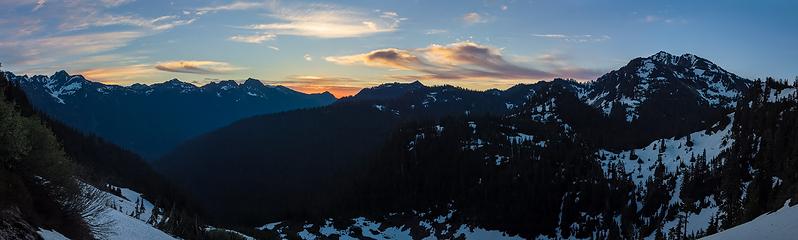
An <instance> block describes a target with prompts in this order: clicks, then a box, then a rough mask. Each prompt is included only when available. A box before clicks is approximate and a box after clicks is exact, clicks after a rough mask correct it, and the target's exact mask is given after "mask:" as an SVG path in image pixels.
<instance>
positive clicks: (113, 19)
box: [60, 14, 197, 31]
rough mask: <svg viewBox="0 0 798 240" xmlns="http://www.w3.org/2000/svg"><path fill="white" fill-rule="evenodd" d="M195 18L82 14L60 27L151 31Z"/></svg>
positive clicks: (167, 27)
mask: <svg viewBox="0 0 798 240" xmlns="http://www.w3.org/2000/svg"><path fill="white" fill-rule="evenodd" d="M196 20H197V19H196V18H181V17H180V16H175V15H168V16H161V17H157V18H151V19H150V18H142V17H138V16H133V15H111V14H107V15H103V16H84V17H79V19H76V20H75V21H69V22H64V23H62V24H61V26H60V28H61V29H63V30H67V31H74V30H82V29H86V28H89V27H105V26H114V25H126V26H134V27H141V28H145V29H149V30H153V31H163V30H168V29H172V28H174V27H177V26H182V25H188V24H191V23H193V22H194V21H196Z"/></svg>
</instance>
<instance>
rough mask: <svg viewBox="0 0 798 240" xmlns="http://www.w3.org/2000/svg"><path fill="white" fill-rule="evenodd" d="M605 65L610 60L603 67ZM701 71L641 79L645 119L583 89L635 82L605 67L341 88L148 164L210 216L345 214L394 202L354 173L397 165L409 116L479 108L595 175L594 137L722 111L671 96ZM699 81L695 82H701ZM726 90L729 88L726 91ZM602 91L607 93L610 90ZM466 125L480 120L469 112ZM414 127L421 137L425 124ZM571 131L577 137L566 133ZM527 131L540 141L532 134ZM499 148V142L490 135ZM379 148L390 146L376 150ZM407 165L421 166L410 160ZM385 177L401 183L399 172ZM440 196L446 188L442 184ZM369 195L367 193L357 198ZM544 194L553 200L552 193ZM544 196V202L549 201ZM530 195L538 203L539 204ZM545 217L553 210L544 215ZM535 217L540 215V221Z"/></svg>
mask: <svg viewBox="0 0 798 240" xmlns="http://www.w3.org/2000/svg"><path fill="white" fill-rule="evenodd" d="M688 57H689V56H684V58H688ZM656 58H657V55H655V56H652V57H649V58H645V59H649V60H652V61H653V59H656ZM639 61H643V60H641V59H637V60H633V61H632V62H630V64H629V65H627V66H625V67H623V68H621V70H619V71H632V70H630V69H637V68H639V67H640V66H639V64H636V62H639ZM702 61H703V62H701V63H699V62H698V61H697V62H696V64H695V65H696V67H695V68H696V69H699V68H702V69H703V68H708V67H706V66H709V65H708V61H705V60H702ZM659 64H661V65H663V66H665V64H674V63H672V62H671V61H668V62H667V63H666V62H662V63H659ZM702 64H704V65H702ZM667 66H670V65H667ZM691 66H692V65H691ZM662 68H663V70H662V71H661V73H660V74H662V75H667V76H679V75H678V74H679V73H681V72H683V71H687V70H686V69H690V71H692V67H678V68H677V67H675V66H670V67H667V68H666V67H662ZM616 72H618V71H615V72H613V73H616ZM613 73H611V74H608V75H612V74H613ZM618 76H626V75H623V74H621V75H618ZM635 76H637V75H635ZM729 76H733V75H729ZM712 79H714V77H712V78H700V79H696V80H695V81H694V83H693V84H692V85H685V84H684V83H683V82H686V81H687V80H683V79H681V78H672V79H667V80H666V81H663V83H662V85H661V86H658V87H656V88H655V87H652V88H651V89H655V90H652V91H646V92H642V93H639V94H637V95H635V96H637V97H645V98H646V100H645V101H641V103H642V104H640V106H638V108H637V110H636V111H637V113H639V114H640V117H639V118H636V119H652V118H656V122H653V123H648V122H646V123H643V122H641V121H642V120H633V121H632V122H631V123H630V122H628V121H627V119H626V117H625V113H624V115H621V116H623V117H620V118H618V117H614V116H615V114H609V115H608V114H606V113H605V112H604V111H603V109H602V106H603V105H601V104H595V102H596V101H591V99H594V98H595V96H604V97H603V98H600V99H602V100H601V101H603V102H611V104H613V105H618V104H623V102H622V101H620V100H621V99H624V98H625V97H623V96H626V95H622V92H620V91H615V90H612V91H614V92H615V93H610V92H611V91H610V90H609V88H605V87H604V86H605V85H606V86H620V85H623V84H622V82H636V83H639V80H640V79H639V76H637V77H635V78H634V79H628V78H611V77H605V78H602V79H600V80H599V81H595V82H590V83H578V82H575V81H568V80H561V79H557V80H554V81H541V82H538V83H535V84H531V85H517V86H514V87H512V88H510V89H507V90H505V91H500V90H488V91H471V90H466V89H460V88H456V87H451V86H440V87H426V86H423V85H421V84H420V83H418V82H415V83H410V84H397V83H394V84H385V85H381V86H377V87H374V88H371V89H364V90H363V91H361V93H359V94H357V95H356V96H354V97H351V98H345V99H342V100H340V101H339V102H337V103H335V104H333V105H331V106H327V107H322V108H316V109H306V110H298V111H291V112H285V113H278V114H272V115H265V116H259V117H254V118H248V119H245V120H242V121H239V122H236V123H234V124H232V125H230V126H228V127H225V128H222V129H219V130H217V131H213V132H211V133H208V134H205V135H203V136H200V137H198V138H195V139H192V140H190V141H188V142H186V143H185V144H184V145H182V146H180V147H178V148H177V149H176V150H175V151H174V152H172V153H170V154H168V155H167V156H166V157H164V158H163V159H161V160H160V161H158V162H157V163H156V166H157V167H158V169H160V171H162V172H163V173H164V174H165V175H167V176H170V177H171V178H172V179H174V180H175V181H177V182H179V183H182V184H184V186H187V188H188V189H189V190H190V191H191V192H192V193H194V194H195V195H196V196H201V197H200V199H201V201H202V202H203V205H205V206H206V207H208V208H210V207H212V206H214V207H213V209H212V210H211V211H213V212H212V213H211V215H214V216H215V217H217V219H220V220H233V219H234V220H238V221H241V223H242V224H250V225H255V224H262V223H263V222H264V221H268V220H280V219H286V218H288V219H305V218H314V217H324V216H337V215H351V214H353V213H360V212H362V211H364V209H368V208H376V209H379V210H380V211H382V210H386V208H388V209H390V208H391V207H395V206H399V205H400V204H399V203H400V201H398V200H397V199H392V198H381V196H378V195H379V194H377V192H379V191H377V190H375V191H374V192H372V193H371V194H375V195H374V196H362V195H359V194H370V193H363V189H369V188H368V187H374V188H385V186H373V185H371V183H369V181H368V180H363V179H364V178H365V179H370V177H373V176H369V174H370V173H371V172H377V171H372V170H373V169H371V168H372V167H373V166H374V165H385V166H394V167H396V168H399V169H404V168H402V166H395V165H393V164H395V163H396V162H398V161H400V160H396V159H394V158H395V157H397V156H401V155H397V154H398V153H397V152H395V151H398V149H405V148H407V146H408V144H410V142H404V141H405V139H407V138H401V137H402V136H404V137H416V134H417V132H415V129H413V128H414V127H416V128H425V129H433V128H432V127H433V126H434V125H429V124H433V123H435V122H436V121H437V122H438V123H440V122H444V121H448V120H447V119H449V118H454V119H464V118H465V119H469V118H471V119H483V118H484V120H486V121H488V122H494V123H493V124H492V125H491V126H494V125H496V124H498V123H501V124H505V125H507V124H510V123H516V124H513V126H515V127H517V128H523V129H526V131H529V132H516V131H511V132H503V133H504V134H514V135H512V136H515V137H518V138H521V139H524V138H526V137H528V136H537V135H540V136H541V137H546V136H549V137H553V138H556V139H561V140H562V141H560V142H562V144H552V145H546V144H543V145H544V146H546V147H543V149H542V150H535V151H533V153H535V152H536V151H543V152H542V153H539V152H538V153H536V154H544V153H545V154H547V155H546V156H548V157H549V158H550V159H549V160H551V161H555V160H563V158H565V157H566V156H561V155H558V154H557V153H556V152H553V151H554V147H555V146H560V147H561V148H560V149H568V147H567V146H571V147H572V148H576V149H577V150H573V151H576V152H574V154H576V153H579V154H577V155H569V156H567V158H566V159H569V160H570V161H574V162H569V164H571V165H573V167H574V171H575V172H582V171H592V172H593V173H591V174H600V173H601V171H600V169H601V167H600V165H599V164H598V163H591V164H586V163H587V162H590V161H588V159H594V157H593V156H592V155H593V154H595V153H597V151H598V149H599V148H606V149H610V150H614V149H633V148H639V147H642V146H645V145H646V144H648V143H650V142H651V141H654V140H657V139H661V138H668V137H677V136H678V137H682V136H684V135H686V134H688V133H691V132H695V131H701V130H703V129H706V128H708V127H710V126H711V125H712V124H714V123H716V122H718V121H720V120H722V119H724V118H725V116H726V114H727V113H728V112H730V111H732V109H730V107H729V106H732V105H729V104H710V102H709V101H705V100H704V99H703V98H698V97H693V98H682V97H671V96H672V95H674V96H675V95H678V94H677V93H680V92H683V91H688V90H689V91H691V92H693V93H694V94H693V96H698V93H697V92H706V91H708V90H706V89H699V87H701V86H708V85H710V83H711V81H712ZM733 79H735V81H739V84H740V86H735V87H739V90H734V91H746V89H747V86H748V84H749V81H748V80H744V79H739V78H736V77H734V78H733ZM690 81H693V80H690ZM701 81H704V82H703V84H702V83H701ZM613 89H614V88H613ZM618 89H621V88H618ZM731 89H732V88H730V90H729V91H732V90H731ZM733 89H738V88H733ZM602 92H608V93H606V94H605V93H602ZM613 94H615V95H613ZM611 95H613V96H616V97H610V96H611ZM678 96H681V95H678ZM736 98H737V96H736V95H735V96H731V97H730V98H729V99H725V100H723V101H725V103H731V102H732V101H733V100H736ZM595 99H599V98H595ZM719 101H720V100H719ZM660 104H679V105H678V106H679V107H671V108H670V109H671V110H669V111H667V112H666V113H667V114H665V115H662V114H660V112H658V111H660V106H659V105H660ZM618 109H621V108H618ZM699 110H700V111H699ZM494 118H499V119H498V120H496V119H494ZM685 118H689V120H690V121H686V120H685ZM491 119H493V120H491ZM456 121H462V120H456ZM497 122H498V123H497ZM674 123H676V124H674ZM414 124H421V125H414ZM425 124H427V125H425ZM468 125H469V124H466V123H465V122H462V124H458V127H457V128H456V129H460V130H458V131H465V130H463V128H464V127H466V126H468ZM476 125H478V126H482V124H480V123H478V122H477V123H476ZM408 126H410V127H408ZM657 126H659V127H657ZM494 127H496V126H494ZM405 128H409V129H405ZM444 128H448V127H444ZM663 129H667V130H663ZM425 134H426V135H425V136H429V134H430V133H425ZM491 134H492V135H489V136H485V137H490V138H493V139H494V141H493V142H490V143H491V144H488V143H485V142H483V141H486V140H488V139H487V138H470V139H456V138H455V139H450V140H451V141H455V140H456V141H466V142H467V143H468V144H466V145H462V144H459V143H458V144H457V145H452V146H456V147H452V149H449V150H451V151H452V152H451V154H455V155H457V156H460V155H459V154H461V153H459V151H460V150H462V149H461V148H469V149H470V148H475V149H480V148H481V146H489V145H493V144H496V143H497V142H495V139H502V140H501V141H499V142H498V143H502V142H503V141H506V140H507V137H502V136H503V135H500V134H499V133H496V132H493V133H491ZM562 134H566V135H562ZM497 136H499V137H498V138H497ZM508 136H511V135H508ZM571 136H578V138H577V139H569V138H571ZM397 138H398V140H397ZM544 139H545V138H544ZM535 141H536V143H539V142H540V140H537V139H535ZM447 144H454V143H447ZM450 147H451V146H450ZM499 147H501V148H503V146H502V145H499ZM501 148H500V149H501ZM386 149H392V150H391V151H388V152H386V151H387V150H386ZM480 151H481V150H480ZM563 151H566V152H567V151H571V150H563ZM492 154H493V155H490V158H491V159H492V160H491V161H493V162H497V161H498V162H502V161H499V160H496V159H497V158H500V157H497V156H494V155H496V154H499V153H496V152H493V153H492ZM525 154H529V153H525ZM498 156H504V157H506V156H507V155H506V154H499V155H498ZM472 157H473V156H472ZM481 157H485V156H481ZM388 159H394V160H395V161H391V160H388ZM500 159H503V157H502V158H500ZM462 162H467V161H462ZM484 162H485V160H481V158H480V160H476V159H475V160H474V162H471V163H469V164H473V165H469V166H472V167H476V166H480V164H484ZM488 162H490V161H488ZM555 162H556V161H555ZM579 162H584V163H579ZM451 164H454V163H451ZM551 164H554V165H557V164H561V163H551ZM447 167H448V165H447V164H438V165H433V166H429V167H428V169H429V170H430V171H437V170H441V169H443V168H447ZM525 167H535V168H540V167H536V166H525ZM549 167H551V166H549ZM591 169H592V170H591ZM383 170H385V169H383ZM394 170H395V169H394ZM552 171H553V170H552ZM391 174H394V173H392V172H390V171H388V172H386V174H385V175H386V176H391ZM419 174H426V173H425V172H424V171H421V172H419ZM430 174H431V173H430ZM574 176H578V174H575V175H574ZM591 176H592V175H591ZM508 177H509V176H508ZM594 177H595V176H594ZM469 178H470V177H469ZM377 179H380V180H379V181H378V182H383V181H384V180H385V179H382V178H377ZM420 179H423V178H420ZM435 179H437V178H435ZM555 179H556V181H559V182H560V183H563V184H564V183H567V182H571V180H572V179H569V178H552V181H554V180H555ZM583 180H584V179H583ZM375 181H376V180H375ZM430 181H432V180H430ZM596 181H598V180H596ZM396 184H397V185H399V186H404V185H413V184H411V183H406V182H404V183H403V182H399V183H396ZM415 184H423V183H415ZM583 187H584V188H592V187H597V186H592V187H591V186H589V185H585V186H583ZM263 189H268V190H269V193H256V194H252V192H253V191H258V190H263ZM436 189H437V190H436ZM444 189H447V188H444ZM448 189H452V190H453V189H457V188H454V187H452V188H448ZM428 190H430V191H431V192H433V193H438V192H439V193H444V192H447V191H439V190H440V189H438V188H431V189H428ZM550 191H552V192H557V193H558V194H566V192H567V191H561V190H557V189H552V190H550ZM380 194H382V193H380ZM569 194H573V192H572V193H569ZM433 195H435V194H433ZM353 196H360V200H353V199H352V198H353ZM407 196H418V195H407ZM435 196H438V195H435ZM443 197H444V198H445V197H449V196H448V195H445V194H444V195H443ZM370 198H376V199H378V200H374V201H367V200H365V199H370ZM318 199H324V200H323V201H320V200H318ZM427 200H429V201H432V200H434V199H427ZM437 200H440V199H437ZM549 200H550V199H549ZM555 200H556V202H562V200H561V199H555ZM408 201H416V200H413V199H409V200H408ZM547 201H548V200H547ZM386 202H387V203H386ZM421 202H423V201H416V203H421ZM432 202H434V201H432ZM550 203H551V204H555V201H551V202H550ZM253 204H259V206H262V207H259V208H257V209H252V208H250V207H248V206H252V205H253ZM375 205H376V206H375ZM218 206H223V207H218ZM405 206H406V205H405ZM410 206H419V205H412V204H411V205H410ZM541 206H547V205H545V204H541ZM557 206H558V205H557ZM557 206H554V205H552V206H548V207H557ZM471 207H475V206H471ZM591 207H594V206H591ZM529 210H530V212H529V213H532V212H534V211H532V209H529ZM590 211H596V210H595V209H592V210H590ZM547 216H548V217H554V215H547ZM495 221H498V220H495ZM541 221H542V222H545V223H546V224H550V222H547V221H548V220H541ZM530 226H534V227H540V228H539V229H537V230H532V231H539V232H538V233H541V232H546V233H548V232H547V231H551V228H548V227H542V226H543V225H526V227H527V228H526V229H527V230H524V231H529V230H530V229H532V228H529V227H530ZM519 229H522V228H521V227H517V228H515V231H520V230H519ZM531 233H532V232H526V233H525V234H531Z"/></svg>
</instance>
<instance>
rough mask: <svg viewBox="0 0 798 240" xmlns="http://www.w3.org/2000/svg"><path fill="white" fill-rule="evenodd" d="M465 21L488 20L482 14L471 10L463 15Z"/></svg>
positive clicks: (469, 22)
mask: <svg viewBox="0 0 798 240" xmlns="http://www.w3.org/2000/svg"><path fill="white" fill-rule="evenodd" d="M463 21H465V22H466V23H468V24H475V23H485V22H488V20H487V19H485V17H484V16H482V14H479V13H476V12H470V13H466V14H465V15H463Z"/></svg>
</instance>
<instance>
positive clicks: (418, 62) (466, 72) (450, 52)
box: [326, 42, 554, 81]
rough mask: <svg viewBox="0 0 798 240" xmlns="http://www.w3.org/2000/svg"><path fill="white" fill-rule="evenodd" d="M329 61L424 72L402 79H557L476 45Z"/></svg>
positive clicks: (389, 50)
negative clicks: (509, 60)
mask: <svg viewBox="0 0 798 240" xmlns="http://www.w3.org/2000/svg"><path fill="white" fill-rule="evenodd" d="M326 60H327V61H329V62H333V63H336V64H341V65H356V64H359V65H366V66H371V67H383V68H392V69H402V70H412V71H416V72H420V73H422V74H420V75H402V76H399V78H416V79H432V80H447V79H448V80H514V81H517V80H540V79H546V78H552V77H554V74H551V73H548V72H546V71H542V70H538V69H535V68H532V67H525V66H519V65H516V64H514V63H511V62H508V61H507V60H505V59H504V57H503V56H502V53H501V50H500V49H497V48H494V47H490V46H485V45H480V44H477V43H473V42H458V43H453V44H449V45H437V44H433V45H430V46H428V47H426V48H420V49H411V50H402V49H395V48H386V49H379V50H374V51H371V52H368V53H365V54H356V55H349V56H337V57H327V58H326Z"/></svg>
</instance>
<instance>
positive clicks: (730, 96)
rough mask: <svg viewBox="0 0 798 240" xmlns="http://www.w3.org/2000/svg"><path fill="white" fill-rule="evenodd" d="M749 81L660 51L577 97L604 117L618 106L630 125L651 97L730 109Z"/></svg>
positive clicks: (697, 60) (609, 75) (690, 56)
mask: <svg viewBox="0 0 798 240" xmlns="http://www.w3.org/2000/svg"><path fill="white" fill-rule="evenodd" d="M749 82H750V81H748V80H746V79H743V78H740V77H738V76H737V75H734V74H732V73H729V72H727V71H726V70H723V69H722V68H720V67H718V66H717V65H715V64H714V63H712V62H710V61H709V60H706V59H704V58H701V57H698V56H695V55H693V54H689V53H688V54H683V55H681V56H676V55H672V54H670V53H667V52H664V51H661V52H658V53H656V54H654V55H651V56H650V57H645V58H636V59H633V60H632V61H630V62H629V63H628V64H627V65H626V66H623V67H621V68H620V69H618V70H615V71H612V72H610V73H607V74H605V75H604V76H602V77H600V78H599V79H598V80H596V81H595V82H594V83H592V84H590V85H589V86H590V89H589V90H588V91H587V92H586V94H584V95H583V96H581V98H582V100H583V101H585V102H586V103H588V104H589V105H591V106H594V107H596V108H599V109H601V110H602V111H603V112H604V113H605V114H606V115H610V113H611V112H612V111H613V106H619V107H622V108H623V109H622V110H623V112H624V113H625V115H626V120H627V122H632V121H634V120H635V119H637V118H638V116H639V115H638V111H637V108H638V107H639V106H640V105H641V104H643V103H645V102H646V101H648V100H649V99H650V98H652V97H655V96H663V95H665V96H670V97H673V96H676V95H679V96H682V95H684V96H683V98H684V99H685V100H687V99H696V100H695V101H698V104H702V105H709V106H711V107H717V108H733V107H734V106H736V100H737V97H738V96H739V94H740V92H741V90H743V89H746V88H747V87H748V85H749ZM617 110H618V109H616V111H617Z"/></svg>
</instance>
